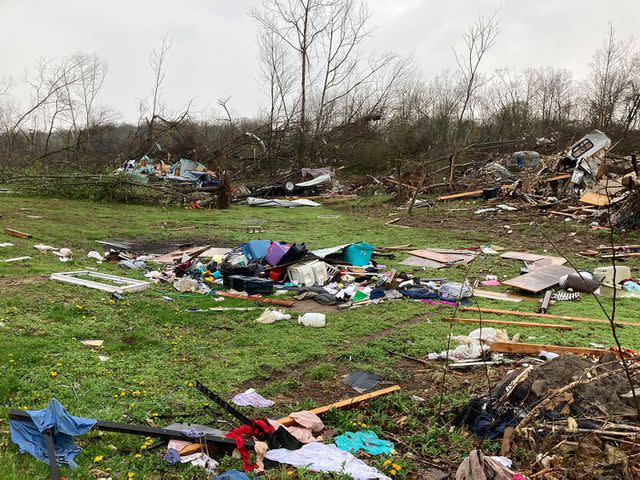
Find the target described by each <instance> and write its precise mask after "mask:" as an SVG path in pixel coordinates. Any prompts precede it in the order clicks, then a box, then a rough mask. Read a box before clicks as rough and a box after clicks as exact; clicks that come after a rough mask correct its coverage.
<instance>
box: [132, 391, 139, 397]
mask: <svg viewBox="0 0 640 480" xmlns="http://www.w3.org/2000/svg"><path fill="white" fill-rule="evenodd" d="M131 395H133V396H134V397H137V396H138V395H140V390H134V391H133V392H131Z"/></svg>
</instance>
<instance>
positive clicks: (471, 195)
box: [436, 190, 482, 200]
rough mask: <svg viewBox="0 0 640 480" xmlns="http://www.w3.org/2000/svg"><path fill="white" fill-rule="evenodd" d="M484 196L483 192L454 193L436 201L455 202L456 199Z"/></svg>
mask: <svg viewBox="0 0 640 480" xmlns="http://www.w3.org/2000/svg"><path fill="white" fill-rule="evenodd" d="M479 195H482V190H473V191H471V192H462V193H454V194H453V195H443V196H442V197H437V198H436V200H453V199H455V198H467V197H477V196H479Z"/></svg>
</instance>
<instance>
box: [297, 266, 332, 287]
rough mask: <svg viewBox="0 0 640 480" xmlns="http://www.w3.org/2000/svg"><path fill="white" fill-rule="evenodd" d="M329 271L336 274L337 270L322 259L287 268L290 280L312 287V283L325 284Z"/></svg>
mask: <svg viewBox="0 0 640 480" xmlns="http://www.w3.org/2000/svg"><path fill="white" fill-rule="evenodd" d="M329 272H331V275H334V274H335V273H336V272H337V270H336V269H335V268H334V267H332V266H331V265H327V264H326V263H325V262H321V261H320V260H311V261H310V262H304V263H298V264H296V265H292V266H291V267H289V268H288V269H287V274H288V275H289V280H291V281H292V282H294V283H297V284H298V285H304V286H305V287H311V286H312V285H316V284H317V285H324V283H325V282H326V281H327V279H328V278H329Z"/></svg>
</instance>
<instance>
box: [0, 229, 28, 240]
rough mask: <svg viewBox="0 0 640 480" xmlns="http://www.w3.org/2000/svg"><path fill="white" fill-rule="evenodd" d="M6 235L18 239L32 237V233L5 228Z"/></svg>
mask: <svg viewBox="0 0 640 480" xmlns="http://www.w3.org/2000/svg"><path fill="white" fill-rule="evenodd" d="M4 233H6V234H7V235H9V236H10V237H16V238H31V236H32V235H31V234H30V233H24V232H19V231H18V230H14V229H13V228H5V229H4Z"/></svg>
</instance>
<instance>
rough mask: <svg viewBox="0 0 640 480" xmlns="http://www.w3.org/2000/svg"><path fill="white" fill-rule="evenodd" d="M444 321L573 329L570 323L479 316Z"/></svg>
mask: <svg viewBox="0 0 640 480" xmlns="http://www.w3.org/2000/svg"><path fill="white" fill-rule="evenodd" d="M442 321H443V322H449V323H477V324H484V323H488V324H492V325H512V326H514V327H535V328H555V329H557V330H573V328H571V327H570V326H569V325H559V324H554V323H537V322H513V321H510V320H493V319H488V318H483V319H482V320H480V319H477V318H443V319H442Z"/></svg>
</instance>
